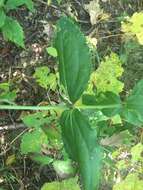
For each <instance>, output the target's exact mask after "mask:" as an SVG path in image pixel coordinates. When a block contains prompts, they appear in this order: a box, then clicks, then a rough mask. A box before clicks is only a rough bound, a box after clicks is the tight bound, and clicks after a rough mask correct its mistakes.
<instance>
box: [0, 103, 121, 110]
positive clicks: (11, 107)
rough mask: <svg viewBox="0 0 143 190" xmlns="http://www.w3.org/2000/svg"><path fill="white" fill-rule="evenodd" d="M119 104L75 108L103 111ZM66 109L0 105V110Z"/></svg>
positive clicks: (61, 107)
mask: <svg viewBox="0 0 143 190" xmlns="http://www.w3.org/2000/svg"><path fill="white" fill-rule="evenodd" d="M119 106H120V105H119V104H111V105H80V106H75V108H77V109H105V108H118V107H119ZM67 108H68V107H67V106H65V105H57V106H56V105H55V106H51V105H49V106H20V105H0V110H37V111H38V110H43V111H46V110H65V109H67Z"/></svg>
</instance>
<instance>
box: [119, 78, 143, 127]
mask: <svg viewBox="0 0 143 190" xmlns="http://www.w3.org/2000/svg"><path fill="white" fill-rule="evenodd" d="M122 117H123V118H124V119H125V120H126V121H127V122H129V123H131V124H133V125H142V124H143V80H141V81H139V82H138V83H137V85H136V86H135V87H134V88H133V90H132V93H131V94H130V95H129V97H127V99H126V101H125V105H124V107H123V111H122Z"/></svg>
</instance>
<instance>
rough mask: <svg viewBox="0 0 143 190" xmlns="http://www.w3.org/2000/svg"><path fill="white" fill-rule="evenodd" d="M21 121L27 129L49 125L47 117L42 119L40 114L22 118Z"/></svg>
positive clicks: (42, 115)
mask: <svg viewBox="0 0 143 190" xmlns="http://www.w3.org/2000/svg"><path fill="white" fill-rule="evenodd" d="M22 121H23V123H24V124H25V125H26V126H27V127H30V128H36V129H39V128H41V127H42V126H44V124H48V123H49V118H48V117H47V116H46V117H44V114H43V113H42V112H37V113H34V114H29V115H26V116H24V117H23V118H22Z"/></svg>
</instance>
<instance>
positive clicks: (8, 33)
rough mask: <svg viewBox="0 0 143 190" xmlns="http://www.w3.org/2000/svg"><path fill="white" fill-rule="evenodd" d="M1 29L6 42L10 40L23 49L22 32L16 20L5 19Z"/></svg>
mask: <svg viewBox="0 0 143 190" xmlns="http://www.w3.org/2000/svg"><path fill="white" fill-rule="evenodd" d="M1 29H2V33H3V36H4V38H5V39H6V40H10V41H12V42H14V43H15V44H17V45H18V46H21V47H23V48H24V32H23V29H22V27H21V26H20V24H19V23H18V22H17V21H16V20H14V19H12V18H10V17H8V16H7V17H6V19H5V24H4V25H3V26H2V28H1Z"/></svg>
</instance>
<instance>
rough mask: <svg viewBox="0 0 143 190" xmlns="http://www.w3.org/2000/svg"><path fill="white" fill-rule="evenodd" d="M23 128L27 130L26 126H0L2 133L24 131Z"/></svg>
mask: <svg viewBox="0 0 143 190" xmlns="http://www.w3.org/2000/svg"><path fill="white" fill-rule="evenodd" d="M23 128H26V127H25V125H24V124H17V125H5V126H0V132H1V131H9V130H17V129H23Z"/></svg>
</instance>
